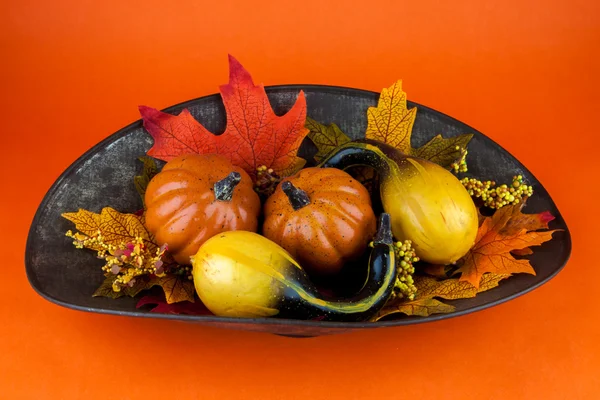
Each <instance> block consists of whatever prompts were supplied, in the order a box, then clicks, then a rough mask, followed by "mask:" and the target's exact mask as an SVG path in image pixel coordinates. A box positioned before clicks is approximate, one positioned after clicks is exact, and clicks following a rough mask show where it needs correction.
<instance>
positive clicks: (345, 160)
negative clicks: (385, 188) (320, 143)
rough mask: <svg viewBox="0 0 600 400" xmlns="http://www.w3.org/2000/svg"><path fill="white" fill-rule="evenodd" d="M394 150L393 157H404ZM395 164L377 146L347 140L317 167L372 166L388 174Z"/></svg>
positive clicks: (343, 168)
mask: <svg viewBox="0 0 600 400" xmlns="http://www.w3.org/2000/svg"><path fill="white" fill-rule="evenodd" d="M394 150H395V149H394ZM395 151H396V153H397V154H393V156H394V158H400V159H402V158H406V156H405V155H403V154H402V153H400V152H398V151H397V150H395ZM395 165H396V161H394V160H393V159H392V158H391V157H390V156H388V155H387V154H386V153H384V152H383V151H382V150H381V149H380V148H379V146H376V145H374V144H370V143H369V142H368V141H364V142H349V143H346V144H344V145H342V146H340V147H338V148H337V149H336V150H335V151H334V152H333V153H331V154H329V156H327V158H325V159H324V160H323V161H322V162H321V163H320V164H319V167H322V168H338V169H342V170H345V169H348V168H350V167H356V166H367V167H372V168H374V169H375V170H377V172H379V173H380V174H382V175H388V174H390V173H391V172H392V170H393V169H394V167H395Z"/></svg>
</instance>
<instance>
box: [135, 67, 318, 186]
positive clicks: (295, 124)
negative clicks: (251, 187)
mask: <svg viewBox="0 0 600 400" xmlns="http://www.w3.org/2000/svg"><path fill="white" fill-rule="evenodd" d="M220 91H221V97H222V98H223V104H224V105H225V111H226V112H227V128H226V129H225V132H224V133H223V134H221V135H214V134H212V133H211V132H209V131H208V130H207V129H206V128H205V127H204V126H202V125H201V124H200V123H199V122H198V121H196V120H195V119H194V117H193V116H192V115H191V114H190V112H189V111H188V110H187V109H185V110H183V111H182V112H181V113H180V114H179V115H171V114H166V113H163V112H161V111H158V110H156V109H154V108H150V107H146V106H140V107H139V109H140V114H141V115H142V119H143V121H144V128H146V130H147V131H148V132H149V133H150V135H152V137H153V138H154V146H152V148H151V149H150V150H149V151H148V155H150V156H153V157H155V158H158V159H161V160H164V161H169V160H171V159H173V158H175V157H177V156H179V155H182V154H188V153H199V154H205V153H219V154H222V155H224V156H226V157H228V158H229V160H230V161H231V162H232V164H234V165H237V166H239V167H241V168H243V169H244V170H245V171H246V172H248V173H249V174H250V175H251V176H252V177H255V176H256V169H257V167H259V166H262V165H265V166H267V167H268V168H273V170H274V171H275V172H276V173H277V174H279V175H280V176H288V175H290V174H292V173H294V172H296V171H297V170H298V169H300V168H301V167H302V166H303V165H304V163H305V160H303V159H302V158H299V157H297V152H298V148H299V147H300V144H301V143H302V140H303V139H304V137H305V136H306V135H307V134H308V132H309V131H308V129H306V128H305V127H304V124H305V120H306V98H305V97H304V92H302V91H300V94H299V95H298V98H297V99H296V103H295V104H294V106H293V107H292V109H291V110H289V111H288V112H287V113H286V114H285V115H283V116H277V115H275V113H274V112H273V109H272V108H271V104H270V103H269V99H268V98H267V94H266V92H265V89H264V86H263V85H262V84H261V85H254V82H253V81H252V77H251V76H250V74H249V73H248V71H246V70H245V69H244V67H243V66H242V65H241V64H240V63H239V62H238V61H237V60H236V59H235V58H233V57H232V56H229V83H228V84H227V85H222V86H221V87H220Z"/></svg>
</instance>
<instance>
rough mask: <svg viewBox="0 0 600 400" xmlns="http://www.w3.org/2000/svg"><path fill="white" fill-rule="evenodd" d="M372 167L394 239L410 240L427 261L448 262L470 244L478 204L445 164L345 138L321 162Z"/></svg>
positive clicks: (476, 219)
mask: <svg viewBox="0 0 600 400" xmlns="http://www.w3.org/2000/svg"><path fill="white" fill-rule="evenodd" d="M356 165H365V166H370V167H373V168H375V169H376V170H377V172H378V173H379V175H380V181H381V183H380V194H381V202H382V204H383V208H384V210H385V211H386V212H388V213H389V214H390V215H391V218H392V231H393V233H394V236H395V237H396V239H398V240H412V242H413V246H414V248H415V250H416V252H417V255H418V256H419V257H420V258H421V259H422V260H424V261H426V262H429V263H432V264H451V263H453V262H455V261H457V260H458V259H459V258H461V257H462V256H464V255H465V254H466V253H467V251H469V249H470V248H471V247H472V246H473V243H474V242H475V236H476V235H477V228H478V214H477V208H476V207H475V204H474V203H473V200H472V199H471V196H469V193H468V192H467V190H466V189H465V188H464V186H463V185H462V184H461V183H460V181H459V180H458V179H457V178H456V177H455V176H454V175H453V174H452V173H450V171H448V170H446V169H445V168H443V167H441V166H439V165H437V164H435V163H432V162H430V161H427V160H424V159H421V158H417V157H411V156H407V155H405V154H403V153H401V152H400V151H398V150H397V149H395V148H393V147H391V146H388V145H386V144H384V143H381V142H377V141H373V140H363V141H356V142H349V143H346V144H344V145H342V146H340V147H339V148H337V149H336V150H334V151H333V152H332V153H331V154H329V155H328V157H327V158H326V159H325V160H323V162H322V163H321V166H322V167H335V168H342V169H345V168H349V167H351V166H356Z"/></svg>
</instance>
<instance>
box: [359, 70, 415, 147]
mask: <svg viewBox="0 0 600 400" xmlns="http://www.w3.org/2000/svg"><path fill="white" fill-rule="evenodd" d="M416 117H417V108H416V107H414V108H411V109H410V110H409V109H408V107H407V106H406V93H405V92H404V91H402V81H397V82H396V83H394V84H393V85H392V86H390V87H389V88H387V89H383V90H382V91H381V95H380V96H379V102H378V103H377V107H369V109H368V110H367V121H368V122H367V123H368V125H367V131H366V133H365V137H366V138H367V139H374V140H379V141H381V142H384V143H387V144H389V145H391V146H394V147H395V148H397V149H398V150H400V151H402V152H403V153H405V154H409V153H410V149H411V146H410V136H411V132H412V128H413V125H414V124H415V118H416Z"/></svg>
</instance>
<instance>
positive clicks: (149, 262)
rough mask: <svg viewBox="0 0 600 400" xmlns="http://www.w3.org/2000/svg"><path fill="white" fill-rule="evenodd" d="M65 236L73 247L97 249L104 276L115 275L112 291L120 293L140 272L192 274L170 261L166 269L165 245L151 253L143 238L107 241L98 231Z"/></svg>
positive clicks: (161, 275)
mask: <svg viewBox="0 0 600 400" xmlns="http://www.w3.org/2000/svg"><path fill="white" fill-rule="evenodd" d="M66 236H68V237H70V238H72V239H73V245H75V247H76V248H78V249H82V248H88V249H92V250H96V251H97V253H98V254H97V257H98V258H99V259H102V260H104V261H105V264H104V266H103V267H102V270H103V271H104V273H105V275H106V276H111V274H112V275H114V276H115V279H114V281H113V285H112V288H113V291H115V292H120V291H121V289H123V288H124V287H126V286H128V287H133V285H134V284H135V283H136V278H137V277H140V276H142V275H153V276H157V277H163V276H165V275H166V273H167V272H169V273H186V274H188V275H189V277H191V271H189V270H186V269H185V267H179V266H176V267H173V264H169V267H168V269H169V270H168V271H167V269H166V265H165V262H164V258H165V257H166V255H165V252H166V251H167V246H166V245H165V246H161V247H159V248H157V249H156V250H155V251H154V252H152V251H150V250H149V249H148V248H147V247H146V245H145V244H144V239H143V238H141V237H137V236H136V237H135V238H134V240H133V241H131V242H126V243H125V242H123V243H119V244H118V245H114V244H107V243H105V241H104V237H103V236H102V234H101V232H100V231H98V233H97V234H96V235H94V236H87V235H84V234H81V233H79V232H76V233H73V232H72V231H70V230H69V231H67V233H66Z"/></svg>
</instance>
